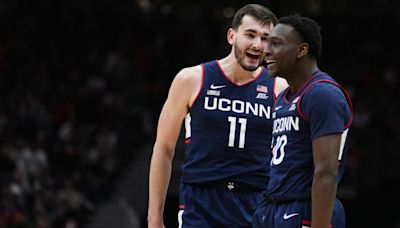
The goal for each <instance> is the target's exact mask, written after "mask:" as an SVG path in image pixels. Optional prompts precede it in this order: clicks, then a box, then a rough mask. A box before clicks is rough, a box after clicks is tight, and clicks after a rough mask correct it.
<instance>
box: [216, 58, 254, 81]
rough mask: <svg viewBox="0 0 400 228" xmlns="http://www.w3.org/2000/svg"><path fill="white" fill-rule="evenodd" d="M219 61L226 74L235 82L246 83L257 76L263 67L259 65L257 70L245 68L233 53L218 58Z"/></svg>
mask: <svg viewBox="0 0 400 228" xmlns="http://www.w3.org/2000/svg"><path fill="white" fill-rule="evenodd" d="M218 63H219V65H220V67H221V69H222V71H223V72H224V74H225V75H226V76H227V77H228V78H229V79H230V80H231V81H232V82H234V83H235V84H239V85H241V84H245V83H247V82H249V81H251V80H253V79H254V78H255V77H257V76H258V75H259V74H260V72H261V70H262V67H258V68H257V69H256V70H255V71H248V70H245V69H243V67H242V66H240V64H239V63H238V62H237V60H236V58H235V57H234V56H232V55H228V56H227V57H225V58H223V59H220V60H218Z"/></svg>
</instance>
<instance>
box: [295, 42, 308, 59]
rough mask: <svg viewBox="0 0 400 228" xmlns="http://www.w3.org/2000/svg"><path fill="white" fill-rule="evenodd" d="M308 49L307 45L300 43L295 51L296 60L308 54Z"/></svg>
mask: <svg viewBox="0 0 400 228" xmlns="http://www.w3.org/2000/svg"><path fill="white" fill-rule="evenodd" d="M309 49H310V46H309V45H308V44H307V43H300V44H299V47H298V49H297V58H301V57H303V56H306V55H307V54H308V50H309Z"/></svg>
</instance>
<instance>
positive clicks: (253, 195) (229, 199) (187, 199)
mask: <svg viewBox="0 0 400 228" xmlns="http://www.w3.org/2000/svg"><path fill="white" fill-rule="evenodd" d="M179 195H180V196H179V201H180V202H179V213H178V222H179V227H180V228H199V227H201V228H224V227H226V228H228V227H229V228H247V227H251V226H252V225H251V221H252V218H253V214H254V211H255V209H256V208H257V206H258V205H259V204H260V203H261V202H262V201H263V199H264V197H263V192H262V191H250V190H248V189H246V190H244V189H240V188H239V189H237V188H236V187H234V188H233V189H232V188H231V187H229V186H228V188H224V187H221V186H216V187H212V186H207V187H204V186H198V185H192V184H185V183H181V185H180V194H179Z"/></svg>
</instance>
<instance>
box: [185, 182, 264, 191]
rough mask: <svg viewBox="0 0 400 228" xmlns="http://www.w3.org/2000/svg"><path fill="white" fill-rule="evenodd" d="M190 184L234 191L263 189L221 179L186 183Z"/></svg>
mask: <svg viewBox="0 0 400 228" xmlns="http://www.w3.org/2000/svg"><path fill="white" fill-rule="evenodd" d="M185 184H190V185H193V186H196V187H201V188H211V189H223V190H226V191H230V192H234V191H251V192H260V191H263V190H262V189H259V188H257V187H254V186H251V185H249V184H245V183H241V182H238V181H234V180H221V181H213V182H207V183H185Z"/></svg>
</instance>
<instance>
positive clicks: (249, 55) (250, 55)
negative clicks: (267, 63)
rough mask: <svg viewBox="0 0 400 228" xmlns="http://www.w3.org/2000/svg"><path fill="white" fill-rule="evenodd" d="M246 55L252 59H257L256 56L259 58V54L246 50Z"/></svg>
mask: <svg viewBox="0 0 400 228" xmlns="http://www.w3.org/2000/svg"><path fill="white" fill-rule="evenodd" d="M246 56H247V57H249V58H251V59H254V60H257V59H258V58H260V55H254V54H251V53H248V52H247V53H246Z"/></svg>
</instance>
